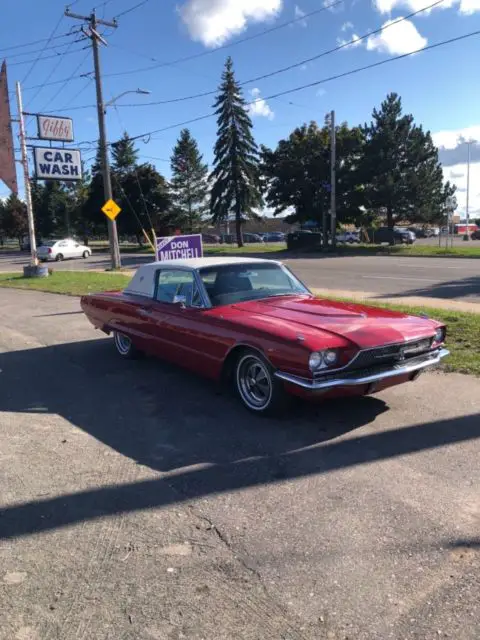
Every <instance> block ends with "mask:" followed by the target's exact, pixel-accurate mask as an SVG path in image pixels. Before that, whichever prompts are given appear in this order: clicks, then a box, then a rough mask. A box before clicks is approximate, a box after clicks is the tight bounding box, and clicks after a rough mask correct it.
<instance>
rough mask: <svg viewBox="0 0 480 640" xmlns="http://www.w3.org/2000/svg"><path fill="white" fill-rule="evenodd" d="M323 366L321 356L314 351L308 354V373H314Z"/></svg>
mask: <svg viewBox="0 0 480 640" xmlns="http://www.w3.org/2000/svg"><path fill="white" fill-rule="evenodd" d="M322 365H323V356H322V354H321V353H319V352H318V351H314V352H313V353H311V354H310V358H309V359H308V366H309V367H310V371H316V370H317V369H319V368H320V367H321V366H322Z"/></svg>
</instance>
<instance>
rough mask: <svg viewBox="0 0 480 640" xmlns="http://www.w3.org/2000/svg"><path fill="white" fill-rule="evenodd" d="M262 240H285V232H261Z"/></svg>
mask: <svg viewBox="0 0 480 640" xmlns="http://www.w3.org/2000/svg"><path fill="white" fill-rule="evenodd" d="M262 237H263V241H264V242H285V234H284V233H282V232H281V231H271V232H269V233H264V234H262Z"/></svg>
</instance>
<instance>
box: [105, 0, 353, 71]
mask: <svg viewBox="0 0 480 640" xmlns="http://www.w3.org/2000/svg"><path fill="white" fill-rule="evenodd" d="M344 2H345V0H335V2H332V3H331V4H328V5H326V6H324V7H322V8H321V9H315V11H311V12H310V13H306V14H305V15H304V16H302V17H297V18H293V19H292V20H289V21H288V22H282V24H279V25H277V26H275V27H271V28H270V29H265V30H263V31H260V33H254V34H252V35H250V36H246V37H245V38H241V39H240V40H236V41H235V42H231V43H229V44H223V45H220V46H219V47H214V48H213V49H208V50H207V51H201V52H200V53H195V54H192V55H190V56H185V57H184V58H177V60H171V61H169V62H159V63H158V64H155V65H152V66H150V67H143V68H139V69H131V70H130V71H118V72H116V73H106V74H105V77H109V78H113V77H114V76H124V75H131V74H133V73H140V72H142V71H151V70H153V69H158V68H160V67H169V66H171V65H176V64H179V63H180V62H188V61H189V60H196V59H197V58H203V57H204V56H208V55H211V54H212V53H216V52H217V51H222V50H224V49H229V48H231V47H236V46H237V45H239V44H243V43H244V42H250V40H255V39H256V38H261V37H263V36H265V35H267V34H269V33H273V32H275V31H278V30H279V29H284V28H285V27H289V26H290V25H291V24H295V23H296V22H300V21H302V20H306V19H307V18H311V17H312V16H314V15H316V14H319V13H323V12H324V11H327V10H328V9H332V8H333V7H336V6H338V5H339V4H343V3H344Z"/></svg>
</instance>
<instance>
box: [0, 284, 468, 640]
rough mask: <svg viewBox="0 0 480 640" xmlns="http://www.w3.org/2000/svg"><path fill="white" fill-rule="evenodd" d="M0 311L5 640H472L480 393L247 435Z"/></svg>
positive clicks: (171, 381) (177, 382)
mask: <svg viewBox="0 0 480 640" xmlns="http://www.w3.org/2000/svg"><path fill="white" fill-rule="evenodd" d="M1 299H2V304H1V305H0V370H1V372H0V487H1V496H0V610H1V611H2V624H1V625H0V639H1V640H13V639H15V640H27V639H28V640H66V639H68V640H70V639H73V638H75V639H78V640H80V639H87V638H88V639H89V640H90V639H91V640H113V639H115V640H117V639H119V640H120V639H121V640H152V639H157V640H170V639H171V640H180V638H186V639H188V640H200V639H201V638H203V639H205V640H207V639H208V640H210V639H211V638H215V639H217V640H260V639H261V640H286V639H287V638H288V639H290V640H300V639H301V640H323V639H326V638H329V639H336V640H346V639H347V638H348V639H349V640H387V639H394V640H398V639H400V638H401V639H402V640H410V639H417V640H433V639H435V640H437V639H438V638H452V639H453V638H454V639H455V640H478V638H479V637H480V607H479V606H478V603H479V602H480V538H479V531H480V466H479V464H478V452H479V448H478V447H479V438H480V413H479V412H480V380H479V379H474V378H470V377H466V376H461V375H453V374H449V375H447V374H441V373H430V374H425V375H424V376H422V377H420V379H419V380H417V381H416V382H415V383H411V384H408V385H403V386H401V387H398V388H397V389H391V390H389V391H386V392H383V393H381V394H379V395H378V396H376V397H371V398H364V399H360V400H355V401H348V402H347V401H342V402H330V403H325V404H323V405H319V406H317V407H311V406H310V407H307V406H303V407H299V408H298V409H297V410H295V411H294V412H293V413H292V414H290V415H289V416H285V417H284V418H283V419H282V420H278V421H274V420H262V419H259V418H257V417H255V416H252V415H250V414H248V413H246V412H245V411H244V410H243V409H242V408H241V407H240V406H239V405H238V404H237V402H236V400H234V399H233V398H231V397H230V396H229V395H228V394H226V395H218V393H217V392H216V390H215V389H214V388H213V387H212V385H211V384H210V383H208V382H206V381H203V380H200V379H197V378H195V377H193V376H190V375H188V374H185V373H184V372H182V371H180V370H179V369H177V368H174V367H171V366H169V365H166V364H163V363H161V362H158V361H154V360H150V359H146V360H142V361H137V362H131V363H127V362H122V361H120V360H119V359H118V357H117V356H116V354H115V353H114V351H113V345H112V341H111V339H106V338H103V337H101V336H99V334H98V333H95V332H94V331H93V329H92V328H91V327H90V326H89V324H88V323H87V321H86V319H85V318H84V317H83V315H82V314H80V313H79V311H78V300H77V299H75V298H68V297H58V296H54V295H49V294H40V293H33V292H26V291H14V290H2V293H1Z"/></svg>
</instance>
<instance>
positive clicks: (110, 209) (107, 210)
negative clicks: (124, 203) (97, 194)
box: [102, 200, 121, 220]
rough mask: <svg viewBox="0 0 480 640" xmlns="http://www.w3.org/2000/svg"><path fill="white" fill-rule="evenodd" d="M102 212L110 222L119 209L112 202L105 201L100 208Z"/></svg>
mask: <svg viewBox="0 0 480 640" xmlns="http://www.w3.org/2000/svg"><path fill="white" fill-rule="evenodd" d="M102 211H103V213H104V214H105V215H106V216H107V217H108V218H110V220H115V218H116V217H117V216H118V214H119V213H120V211H121V209H120V207H119V206H118V204H117V203H116V202H115V201H114V200H107V202H106V203H105V204H104V205H103V207H102Z"/></svg>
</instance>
